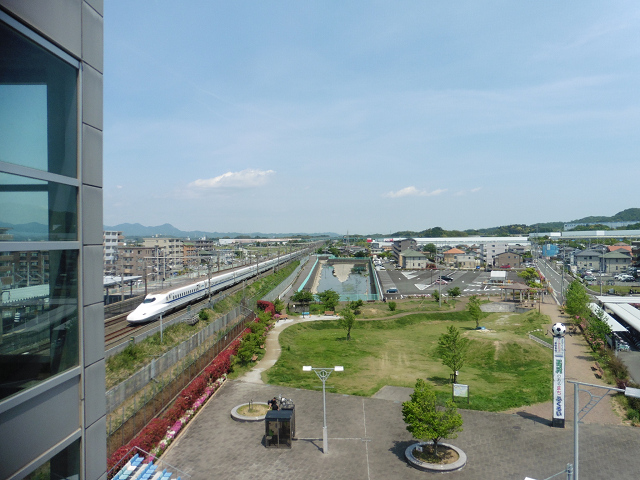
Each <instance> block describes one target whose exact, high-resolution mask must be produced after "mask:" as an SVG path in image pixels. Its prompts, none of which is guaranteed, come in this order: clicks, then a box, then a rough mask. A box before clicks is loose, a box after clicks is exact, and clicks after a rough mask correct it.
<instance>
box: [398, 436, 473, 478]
mask: <svg viewBox="0 0 640 480" xmlns="http://www.w3.org/2000/svg"><path fill="white" fill-rule="evenodd" d="M432 443H433V442H419V443H414V444H413V445H409V446H408V447H407V449H406V450H405V451H404V456H405V457H406V459H407V462H408V463H409V465H411V466H412V467H414V468H417V469H418V470H423V471H425V472H441V473H446V472H454V471H456V470H460V469H461V468H462V467H464V466H465V465H466V464H467V455H466V454H465V453H464V452H463V451H462V450H460V449H459V448H458V447H456V446H453V445H451V444H449V443H439V445H442V446H445V447H449V448H451V449H453V450H455V451H456V453H457V454H458V455H459V457H460V458H458V460H456V461H455V462H453V463H449V464H447V465H438V464H435V463H427V462H423V461H421V460H418V459H417V458H416V457H414V456H413V450H414V449H415V448H416V447H418V446H422V445H431V444H432Z"/></svg>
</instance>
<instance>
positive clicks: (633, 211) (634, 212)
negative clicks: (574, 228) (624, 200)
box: [567, 208, 640, 223]
mask: <svg viewBox="0 0 640 480" xmlns="http://www.w3.org/2000/svg"><path fill="white" fill-rule="evenodd" d="M602 222H640V208H627V209H626V210H623V211H621V212H618V213H616V214H615V215H614V216H612V217H584V218H580V219H578V220H572V221H571V222H570V223H602ZM567 223H569V222H567Z"/></svg>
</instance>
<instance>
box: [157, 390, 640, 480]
mask: <svg viewBox="0 0 640 480" xmlns="http://www.w3.org/2000/svg"><path fill="white" fill-rule="evenodd" d="M279 394H282V395H284V396H285V397H288V398H292V399H293V401H294V402H295V404H296V427H297V428H296V436H297V440H296V441H294V442H293V448H291V449H267V448H265V447H264V446H263V436H264V424H263V423H262V422H257V423H239V422H236V421H234V420H233V419H232V418H231V416H230V412H231V409H232V408H233V407H234V406H236V405H238V404H241V403H245V402H248V401H249V400H254V401H259V400H261V401H266V400H267V399H269V398H271V397H273V396H275V395H279ZM401 408H402V404H401V403H400V402H399V401H392V400H384V399H377V398H364V397H355V396H346V395H339V394H331V393H328V394H327V423H328V432H329V453H328V454H326V455H325V454H323V453H322V392H321V391H318V392H315V391H308V390H298V389H291V388H280V387H275V386H272V385H259V384H254V383H247V382H241V381H230V382H228V383H227V384H226V385H225V386H223V387H222V389H221V390H220V391H219V393H218V394H217V395H216V396H215V397H214V398H213V399H212V400H211V401H210V402H209V403H208V404H207V406H206V407H205V408H204V409H203V410H202V411H201V412H200V413H199V414H198V415H197V417H196V418H195V419H194V420H193V421H192V422H191V424H190V425H189V427H188V428H187V429H186V430H185V431H184V432H183V433H182V434H181V435H180V437H179V438H178V440H177V441H176V442H175V443H174V445H172V447H171V448H170V449H169V451H168V452H167V453H166V454H165V455H164V456H163V460H164V461H166V462H168V463H169V464H171V465H173V466H175V467H177V468H179V469H180V470H183V471H184V472H186V473H189V474H191V475H192V477H191V478H192V480H199V479H212V478H225V479H261V480H268V479H274V480H276V479H277V480H287V479H301V478H316V479H347V478H348V479H363V480H378V479H380V480H382V479H385V480H386V479H389V478H406V479H414V478H416V479H417V478H425V475H429V474H426V473H424V472H420V471H418V470H415V469H413V468H412V467H410V466H408V465H407V463H406V462H405V460H404V450H405V448H406V447H407V446H409V445H410V444H412V443H414V440H412V438H411V435H410V434H409V432H407V431H406V429H405V426H404V422H403V421H402V413H401ZM460 412H461V413H462V416H463V419H464V431H463V432H461V433H460V434H459V436H458V438H457V439H455V440H451V443H454V444H455V445H456V446H458V447H460V448H462V450H463V451H464V452H465V453H466V454H467V456H468V462H467V465H466V466H465V467H464V468H463V469H462V470H460V471H458V472H453V473H449V474H447V476H448V478H452V479H456V480H458V479H460V480H462V479H465V480H466V479H524V478H525V477H526V476H529V477H532V478H536V479H544V478H548V477H550V476H551V475H553V474H555V473H558V472H560V471H561V470H563V469H564V468H565V467H566V464H567V463H570V462H572V461H573V460H572V459H573V429H572V428H571V422H568V424H567V428H565V429H558V428H552V427H549V426H548V425H547V422H546V421H541V420H540V419H538V418H536V417H530V418H525V417H523V416H520V415H514V414H506V413H487V412H476V411H471V410H460ZM639 441H640V429H637V428H630V427H625V426H620V425H600V424H585V425H581V428H580V442H581V443H580V446H581V448H580V458H581V461H580V476H581V479H582V480H588V479H593V480H599V479H604V478H607V479H633V478H637V477H638V472H639V471H640V458H639V456H638V455H636V454H635V453H636V451H637V445H638V442H639ZM560 478H563V477H562V476H561V477H560Z"/></svg>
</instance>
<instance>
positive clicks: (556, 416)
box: [553, 335, 564, 428]
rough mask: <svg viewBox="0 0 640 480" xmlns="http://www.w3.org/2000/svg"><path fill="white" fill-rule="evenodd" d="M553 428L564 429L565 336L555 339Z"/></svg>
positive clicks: (558, 336) (555, 337) (557, 336)
mask: <svg viewBox="0 0 640 480" xmlns="http://www.w3.org/2000/svg"><path fill="white" fill-rule="evenodd" d="M553 426H554V427H559V428H564V336H560V335H556V336H554V337H553Z"/></svg>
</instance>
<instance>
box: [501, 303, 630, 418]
mask: <svg viewBox="0 0 640 480" xmlns="http://www.w3.org/2000/svg"><path fill="white" fill-rule="evenodd" d="M541 312H542V313H544V314H545V315H548V316H549V317H550V318H551V323H550V324H549V325H548V329H549V331H550V330H551V325H553V324H554V323H557V322H561V323H569V322H570V320H569V318H568V317H567V316H566V315H563V314H561V313H560V311H559V309H558V305H557V304H555V303H552V302H551V299H549V298H548V297H547V302H546V303H543V304H542V306H541ZM594 362H595V360H594V358H593V356H592V355H591V349H590V347H589V345H588V344H587V342H586V340H585V339H584V336H583V335H582V334H575V335H570V334H567V335H566V337H565V366H566V373H565V380H575V381H577V382H583V383H589V384H593V385H603V386H606V384H605V383H604V381H603V380H601V379H598V378H596V376H595V374H594V371H593V370H592V369H591V366H592V365H593V364H594ZM613 386H615V385H613ZM582 388H585V387H582ZM590 390H591V391H592V393H593V395H598V396H601V395H603V394H605V393H606V390H604V389H599V388H591V389H590ZM614 394H615V392H614V393H613V394H608V395H606V396H605V397H604V398H603V399H602V400H601V401H600V403H598V405H596V406H595V407H594V408H593V409H592V410H591V411H590V413H589V414H588V415H586V416H585V417H584V420H583V421H582V422H583V423H595V424H600V425H622V424H624V423H625V422H624V419H623V417H622V415H621V414H619V413H617V412H616V410H617V408H616V407H615V406H614V402H613V397H614ZM589 398H590V397H589V394H588V393H587V392H582V391H581V392H580V396H579V406H580V408H582V407H583V406H585V405H586V404H587V403H588V402H589ZM573 402H574V386H573V384H572V383H565V420H569V421H573V406H574V403H573ZM506 413H516V414H518V415H521V416H525V417H526V416H530V417H531V418H532V419H533V420H535V419H539V420H542V419H545V420H548V421H549V422H551V419H552V418H553V403H552V402H551V401H549V402H543V403H538V404H535V405H530V406H525V407H518V408H514V409H511V410H507V412H506Z"/></svg>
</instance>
